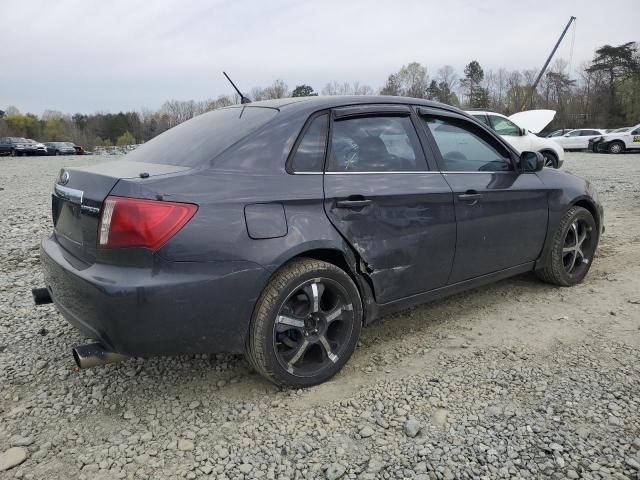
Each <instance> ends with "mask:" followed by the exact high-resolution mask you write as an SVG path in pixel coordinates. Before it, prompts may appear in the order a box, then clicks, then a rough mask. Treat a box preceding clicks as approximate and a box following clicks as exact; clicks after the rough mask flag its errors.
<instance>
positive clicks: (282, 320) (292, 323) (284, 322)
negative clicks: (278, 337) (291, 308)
mask: <svg viewBox="0 0 640 480" xmlns="http://www.w3.org/2000/svg"><path fill="white" fill-rule="evenodd" d="M276 323H277V326H276V330H277V331H278V332H285V331H287V330H290V329H292V328H296V329H303V328H304V320H300V319H297V318H293V317H289V316H287V315H278V317H277V318H276Z"/></svg>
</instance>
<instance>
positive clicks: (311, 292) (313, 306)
mask: <svg viewBox="0 0 640 480" xmlns="http://www.w3.org/2000/svg"><path fill="white" fill-rule="evenodd" d="M303 290H304V293H305V294H306V295H307V298H308V299H309V313H315V312H319V311H320V298H322V294H323V293H324V284H323V283H322V282H320V281H319V280H316V281H314V282H313V283H312V284H311V285H307V286H306V287H304V288H303Z"/></svg>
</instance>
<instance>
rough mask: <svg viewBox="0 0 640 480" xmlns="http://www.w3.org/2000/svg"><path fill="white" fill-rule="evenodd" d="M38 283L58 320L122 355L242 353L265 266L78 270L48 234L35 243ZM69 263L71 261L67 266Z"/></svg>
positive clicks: (239, 264) (219, 264) (187, 265)
mask: <svg viewBox="0 0 640 480" xmlns="http://www.w3.org/2000/svg"><path fill="white" fill-rule="evenodd" d="M41 262H42V266H43V270H44V277H45V282H46V286H47V288H48V289H49V292H50V294H51V297H52V299H53V302H54V303H55V305H56V307H57V308H58V310H59V311H60V313H61V314H62V315H63V316H64V317H65V319H66V320H67V321H68V322H69V323H71V324H72V325H74V326H75V327H76V328H78V329H79V330H80V331H82V332H83V333H84V334H85V335H86V336H88V337H90V338H94V339H96V340H98V341H99V342H101V343H102V344H103V345H104V346H105V347H107V348H109V349H111V350H113V351H114V352H118V353H122V354H125V355H130V356H151V355H176V354H187V353H209V352H230V353H240V352H242V351H243V350H244V345H245V335H246V332H247V329H248V325H249V321H250V318H251V314H252V311H253V306H254V304H255V301H256V299H257V297H258V295H259V294H260V291H261V289H262V285H263V282H265V281H266V272H265V270H264V269H263V268H262V267H261V266H259V265H256V264H254V263H250V262H202V263H197V262H167V261H164V260H161V259H158V260H157V262H156V263H155V264H154V266H153V267H150V268H138V267H124V266H116V265H107V264H98V263H95V264H93V265H90V266H86V268H83V267H82V266H81V267H80V268H77V267H78V262H77V260H74V258H73V257H71V255H70V254H69V253H68V252H67V251H66V250H64V249H63V248H62V247H61V246H60V244H59V243H58V242H57V241H56V240H55V238H54V237H53V236H52V237H48V238H45V239H44V240H43V241H42V244H41ZM74 265H75V266H74Z"/></svg>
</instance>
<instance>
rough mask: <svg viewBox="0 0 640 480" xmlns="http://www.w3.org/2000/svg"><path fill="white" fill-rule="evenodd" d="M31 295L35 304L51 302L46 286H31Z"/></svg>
mask: <svg viewBox="0 0 640 480" xmlns="http://www.w3.org/2000/svg"><path fill="white" fill-rule="evenodd" d="M31 295H33V301H34V303H35V304H36V305H46V304H47V303H52V302H53V300H52V299H51V294H50V293H49V289H48V288H32V289H31Z"/></svg>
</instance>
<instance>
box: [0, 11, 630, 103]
mask: <svg viewBox="0 0 640 480" xmlns="http://www.w3.org/2000/svg"><path fill="white" fill-rule="evenodd" d="M1 7H2V8H1V10H2V14H1V15H0V32H1V34H0V109H3V108H5V107H7V106H8V105H15V106H17V107H18V108H19V109H20V110H21V111H23V112H26V111H30V112H34V113H42V111H43V110H45V109H54V110H61V111H63V112H84V113H89V112H95V111H110V112H118V111H120V110H128V109H140V108H142V107H148V108H151V109H157V108H158V107H159V106H160V105H161V104H162V103H163V102H164V101H165V100H167V99H172V98H176V99H180V100H188V99H196V100H202V99H205V98H210V97H216V96H217V95H219V94H222V93H227V94H231V93H232V90H231V87H230V86H229V85H228V84H227V83H226V81H225V80H224V78H223V77H222V73H221V72H222V70H223V69H224V70H226V71H227V72H228V73H230V75H231V76H232V78H233V79H234V81H235V82H236V83H237V84H238V85H239V86H240V87H241V88H242V89H243V90H246V91H248V90H249V89H250V88H251V87H254V86H266V85H267V84H270V83H272V82H273V81H274V80H275V79H277V78H281V79H283V80H284V81H285V82H286V83H287V84H288V85H289V87H290V88H293V87H294V86H295V85H298V84H301V83H306V84H309V85H311V86H312V87H314V88H315V89H316V90H317V91H319V90H321V89H322V87H323V86H324V85H325V84H326V83H327V82H329V81H332V80H338V81H355V80H359V81H360V82H361V83H364V84H368V85H370V86H372V87H373V88H374V89H375V90H377V89H378V88H379V87H380V86H381V85H382V84H383V83H384V81H385V79H386V78H387V76H388V75H389V73H391V72H394V71H397V70H398V69H399V68H400V67H401V66H402V65H403V64H406V63H408V62H412V61H417V62H420V63H422V64H424V65H426V66H427V68H428V69H429V72H430V73H432V74H434V73H435V71H436V70H437V69H438V68H439V67H440V66H442V65H444V64H450V65H452V66H453V67H455V69H456V70H457V71H458V72H459V73H460V72H461V71H462V69H463V68H464V65H465V64H467V63H468V62H469V61H470V60H472V59H476V60H478V61H479V62H480V64H481V65H482V67H483V68H484V69H485V71H486V70H489V69H497V68H499V67H506V68H509V69H523V68H540V67H541V66H542V64H543V62H544V60H545V58H546V56H547V55H548V54H549V52H550V50H551V48H552V47H553V45H554V43H555V41H556V40H557V38H558V36H559V35H560V32H561V31H562V28H563V27H564V25H565V24H566V22H567V21H568V19H569V17H570V16H571V15H575V16H577V17H578V21H577V27H576V32H575V46H574V53H573V66H574V67H576V66H577V65H579V64H580V62H582V61H585V60H589V59H591V58H592V57H593V52H594V50H595V49H596V48H597V47H599V46H601V45H604V44H607V43H608V44H612V45H617V44H621V43H624V42H628V41H638V40H640V26H639V23H638V11H639V10H638V9H639V7H640V4H639V3H638V0H610V1H607V2H602V1H600V0H598V1H592V0H580V1H568V0H563V1H558V0H519V1H513V0H486V1H473V0H445V1H443V0H439V1H431V0H416V1H410V0H406V1H402V0H396V1H389V0H386V1H374V0H368V1H355V0H337V1H333V0H323V1H303V0H299V1H290V0H266V1H260V0H252V1H242V0H232V1H226V0H217V1H216V0H183V1H178V0H152V1H151V0H149V1H133V0H121V1H120V0H109V1H103V0H55V1H52V0H2V4H1ZM607 18H609V19H610V20H611V19H615V20H614V21H609V20H607ZM572 33H573V32H572V30H569V32H568V33H567V36H566V37H565V40H564V42H563V44H562V45H561V47H560V49H559V50H558V54H557V56H559V57H562V58H565V59H567V60H568V59H569V52H570V45H571V39H572Z"/></svg>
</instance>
